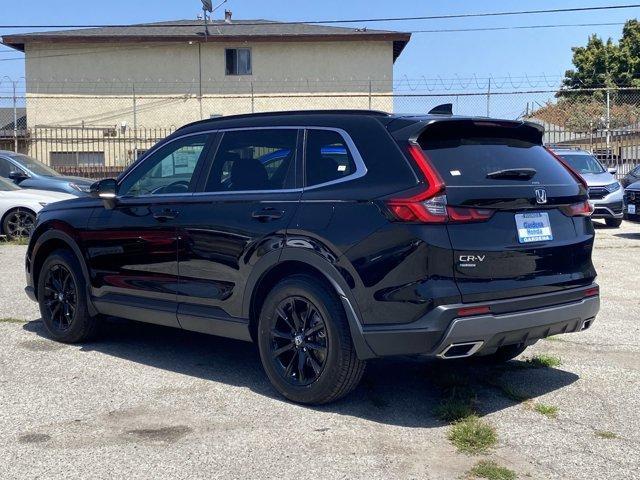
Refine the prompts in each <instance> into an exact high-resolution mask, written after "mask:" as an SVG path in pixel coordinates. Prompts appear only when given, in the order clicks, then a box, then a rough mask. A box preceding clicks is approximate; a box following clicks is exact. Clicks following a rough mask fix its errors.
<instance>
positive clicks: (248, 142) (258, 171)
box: [206, 129, 298, 192]
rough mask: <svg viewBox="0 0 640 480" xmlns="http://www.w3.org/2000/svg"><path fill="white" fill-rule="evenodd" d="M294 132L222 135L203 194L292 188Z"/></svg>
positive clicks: (235, 132)
mask: <svg viewBox="0 0 640 480" xmlns="http://www.w3.org/2000/svg"><path fill="white" fill-rule="evenodd" d="M297 142H298V131H297V130H295V129H273V130H268V129H267V130H241V131H234V132H226V133H224V136H223V137H222V142H221V143H220V147H218V151H217V153H216V156H215V159H214V161H213V165H212V167H211V172H210V174H209V178H208V179H207V185H206V191H208V192H238V191H252V190H282V189H287V188H293V187H294V166H295V159H296V145H297Z"/></svg>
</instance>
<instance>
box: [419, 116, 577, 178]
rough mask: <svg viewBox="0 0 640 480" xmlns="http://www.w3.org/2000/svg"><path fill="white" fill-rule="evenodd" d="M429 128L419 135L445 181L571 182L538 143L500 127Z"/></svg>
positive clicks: (555, 161) (567, 173)
mask: <svg viewBox="0 0 640 480" xmlns="http://www.w3.org/2000/svg"><path fill="white" fill-rule="evenodd" d="M456 130H457V129H455V128H447V129H439V131H438V132H437V135H436V134H435V133H436V132H429V129H427V131H426V132H425V133H424V134H423V135H422V136H421V138H420V139H419V142H420V146H421V147H422V148H423V150H424V152H425V153H426V154H427V156H428V157H429V158H430V159H431V161H432V163H433V164H434V166H435V167H436V169H437V170H438V172H439V173H440V176H441V177H442V179H443V180H444V181H445V183H446V184H447V185H451V186H470V185H514V184H516V185H521V184H525V185H527V184H529V185H538V184H544V185H559V184H563V185H566V184H573V183H575V180H574V179H573V177H572V176H571V174H570V173H569V172H568V171H567V170H566V169H565V168H564V166H562V164H561V163H560V162H558V161H557V160H556V159H555V158H553V156H552V155H551V154H550V153H549V152H547V151H546V150H545V149H544V147H542V146H541V145H540V144H539V143H534V142H532V141H530V140H529V139H526V140H523V139H520V138H517V136H518V135H517V134H516V132H513V131H506V130H505V129H501V128H494V129H488V128H483V129H476V130H475V131H474V129H464V130H463V131H462V132H461V133H462V134H459V133H457V132H456Z"/></svg>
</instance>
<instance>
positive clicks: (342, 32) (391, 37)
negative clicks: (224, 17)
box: [2, 20, 411, 60]
mask: <svg viewBox="0 0 640 480" xmlns="http://www.w3.org/2000/svg"><path fill="white" fill-rule="evenodd" d="M410 39H411V34H410V33H405V32H396V31H391V30H369V29H367V28H361V29H355V28H346V27H333V26H326V25H312V24H308V23H280V22H276V21H271V20H232V21H231V22H225V21H219V20H216V21H210V22H209V25H208V33H206V32H205V27H204V22H203V21H202V20H176V21H170V22H158V23H146V24H138V25H126V26H109V27H100V28H84V29H80V30H59V31H53V32H34V33H18V34H9V35H4V36H3V37H2V43H3V44H5V45H7V46H9V47H11V48H14V49H16V50H19V51H21V52H24V50H25V45H26V44H27V43H30V42H49V43H52V42H60V43H106V42H108V43H113V42H187V41H197V42H249V41H251V42H289V41H291V42H330V41H391V42H393V59H394V60H395V59H396V58H398V56H399V55H400V53H402V50H403V49H404V47H405V46H406V45H407V43H409V40H410Z"/></svg>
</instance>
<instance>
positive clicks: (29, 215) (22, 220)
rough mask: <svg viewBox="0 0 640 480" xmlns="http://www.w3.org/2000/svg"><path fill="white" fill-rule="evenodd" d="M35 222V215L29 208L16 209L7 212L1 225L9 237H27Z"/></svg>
mask: <svg viewBox="0 0 640 480" xmlns="http://www.w3.org/2000/svg"><path fill="white" fill-rule="evenodd" d="M35 223H36V216H35V215H34V214H33V212H31V211H29V210H22V209H16V210H13V211H11V212H9V213H8V214H7V216H6V217H5V219H4V224H3V226H2V228H3V230H4V233H5V235H7V236H8V237H11V238H20V237H28V236H29V235H30V234H31V230H33V226H34V225H35Z"/></svg>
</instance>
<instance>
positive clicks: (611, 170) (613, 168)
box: [607, 167, 618, 175]
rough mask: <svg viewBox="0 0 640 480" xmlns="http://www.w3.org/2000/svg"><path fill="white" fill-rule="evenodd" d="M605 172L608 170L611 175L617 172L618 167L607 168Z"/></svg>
mask: <svg viewBox="0 0 640 480" xmlns="http://www.w3.org/2000/svg"><path fill="white" fill-rule="evenodd" d="M607 172H609V173H610V174H611V175H615V174H616V173H618V169H617V168H615V167H612V168H607Z"/></svg>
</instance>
